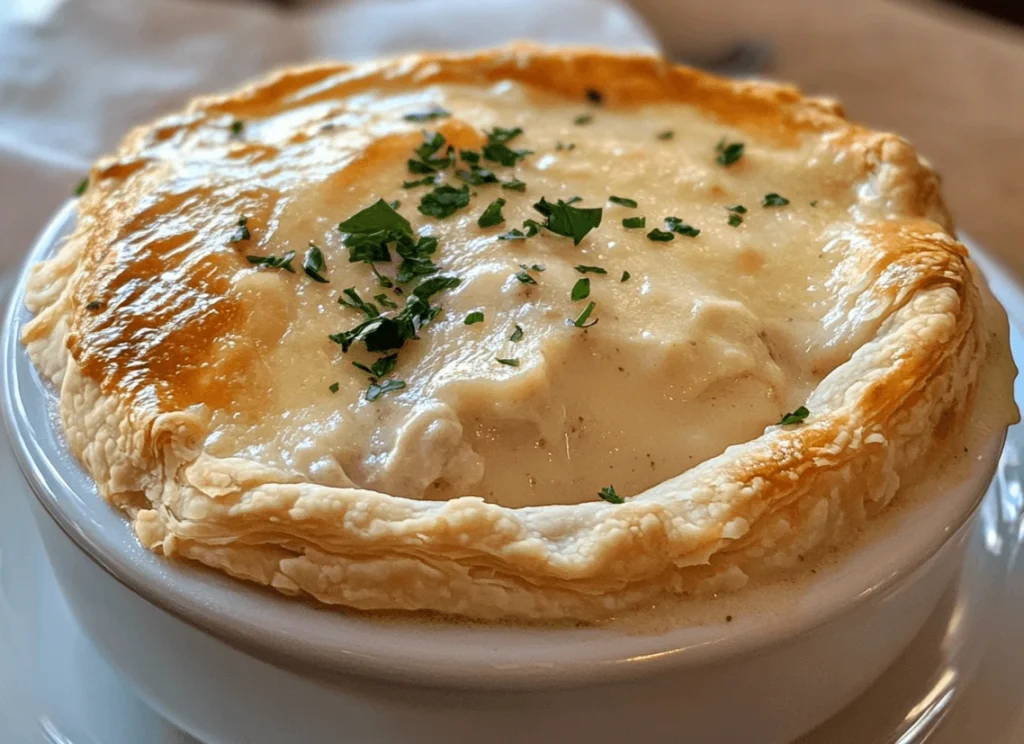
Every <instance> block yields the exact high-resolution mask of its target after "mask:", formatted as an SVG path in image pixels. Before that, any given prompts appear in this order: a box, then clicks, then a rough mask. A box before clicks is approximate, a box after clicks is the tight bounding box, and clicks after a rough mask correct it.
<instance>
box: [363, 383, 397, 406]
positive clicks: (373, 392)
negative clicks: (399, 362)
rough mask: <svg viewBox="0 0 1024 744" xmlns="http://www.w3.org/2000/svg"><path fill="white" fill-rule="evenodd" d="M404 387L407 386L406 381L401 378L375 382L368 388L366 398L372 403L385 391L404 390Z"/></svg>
mask: <svg viewBox="0 0 1024 744" xmlns="http://www.w3.org/2000/svg"><path fill="white" fill-rule="evenodd" d="M403 388H405V383H404V382H402V381H401V380H385V381H384V382H382V383H380V384H378V383H376V382H374V383H372V384H371V385H370V387H368V388H367V389H366V400H368V401H370V402H371V403H372V402H373V401H375V400H377V398H379V397H380V396H382V395H384V393H390V392H392V391H395V390H402V389H403Z"/></svg>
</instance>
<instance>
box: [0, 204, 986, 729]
mask: <svg viewBox="0 0 1024 744" xmlns="http://www.w3.org/2000/svg"><path fill="white" fill-rule="evenodd" d="M73 220H74V205H73V204H70V205H68V206H67V207H65V208H64V209H63V210H62V211H61V212H60V213H59V214H58V215H57V216H56V218H55V219H54V221H53V222H52V223H51V224H50V226H49V227H48V228H47V229H46V231H45V232H44V233H43V235H42V236H41V238H40V239H39V241H38V243H37V244H36V246H35V248H34V249H33V250H32V253H31V254H30V256H29V257H28V263H31V262H34V261H37V260H39V259H40V258H41V257H43V256H45V255H47V254H48V253H49V252H51V251H52V250H54V248H55V246H56V245H57V244H59V242H60V239H61V238H62V237H63V236H64V235H66V234H67V232H68V230H69V228H70V226H71V224H72V223H73ZM23 293H24V274H23V275H22V277H21V280H20V281H19V282H18V285H17V286H16V288H15V290H14V293H13V296H12V298H11V302H10V307H9V310H8V314H7V318H6V322H5V326H4V335H3V340H2V344H3V345H2V349H0V353H2V369H3V387H2V390H0V403H2V406H3V411H4V416H5V419H6V424H7V427H8V430H9V433H10V436H11V440H12V444H13V447H14V451H15V453H16V455H17V457H18V459H19V462H20V465H21V468H22V471H23V473H24V475H25V479H26V481H27V482H28V485H29V486H30V488H31V490H32V491H33V492H34V494H35V496H36V497H37V498H36V500H35V501H34V503H33V510H34V514H35V516H36V521H37V523H38V525H39V529H40V531H41V533H42V536H43V541H44V544H45V546H46V550H47V553H48V555H49V558H50V561H51V563H52V564H53V568H54V570H55V572H56V575H57V578H58V580H59V581H60V584H61V586H62V588H63V590H64V592H65V594H66V596H67V599H68V601H69V603H70V605H71V607H72V609H73V611H74V613H75V614H76V616H77V618H78V620H79V621H80V622H81V624H82V626H83V627H84V628H85V630H86V631H87V632H88V633H89V635H90V636H91V637H92V639H93V640H94V641H95V643H96V645H97V646H98V647H99V648H100V649H101V651H102V652H103V653H104V654H105V655H106V656H107V657H108V659H109V660H110V661H111V662H112V663H113V664H114V665H115V666H116V667H117V668H119V669H120V670H121V671H122V672H123V673H124V674H125V675H126V676H127V677H128V678H129V679H131V680H132V681H133V682H134V683H135V684H136V685H137V686H138V689H139V691H140V692H141V694H142V695H143V697H144V698H145V699H146V700H147V701H148V702H150V703H151V704H152V705H153V706H154V707H155V708H156V709H157V710H159V711H160V712H161V713H163V714H164V715H166V716H167V718H169V719H170V720H171V721H172V722H174V723H175V724H177V725H178V726H180V727H181V728H182V729H184V730H185V731H188V732H189V733H191V734H193V735H194V736H196V737H197V738H199V739H201V740H203V741H205V742H208V743H209V744H236V743H238V742H246V743H247V744H282V743H285V742H288V743H290V742H302V743H303V744H318V743H319V742H338V741H346V742H372V743H374V744H377V743H380V744H383V743H385V742H386V743H388V744H399V743H401V744H411V743H413V742H415V743H416V744H430V743H431V742H438V743H440V742H444V744H461V743H462V742H474V743H476V742H480V741H487V742H495V743H501V742H547V741H552V742H554V741H566V740H568V741H587V742H588V743H589V744H602V743H603V742H614V743H615V744H622V742H623V741H624V740H629V739H630V738H634V737H636V736H638V735H640V736H642V737H643V739H644V741H647V742H679V741H687V742H708V743H712V744H719V743H721V744H726V743H728V744H732V743H734V742H757V744H772V743H773V742H785V741H789V740H791V739H792V738H794V737H795V736H797V735H799V734H800V733H802V732H804V731H807V730H808V729H810V728H812V727H813V726H815V725H817V724H818V723H820V722H821V721H823V720H825V719H826V718H828V717H829V716H830V715H832V714H833V713H835V712H836V711H838V710H839V709H840V708H842V707H843V706H844V705H846V704H847V703H848V702H850V701H851V700H852V699H853V698H854V697H856V696H857V695H858V694H859V693H860V692H862V691H863V690H864V689H865V688H866V687H867V686H868V685H869V684H870V683H871V682H872V681H873V680H874V679H875V678H877V677H878V675H879V674H880V673H881V672H882V671H883V670H884V669H885V668H886V667H887V666H888V665H889V664H890V663H891V662H892V661H893V660H894V659H895V658H896V657H897V656H898V655H899V653H900V651H901V650H902V649H903V648H904V647H905V646H906V645H907V644H908V643H909V641H910V640H911V639H912V638H913V637H914V635H915V634H916V633H917V631H918V630H919V629H920V627H921V625H922V624H923V622H924V620H925V619H926V618H927V616H928V615H929V613H930V612H931V611H932V609H933V607H934V606H935V604H936V601H937V600H938V598H939V596H940V595H941V593H942V592H943V590H944V589H945V588H946V587H947V586H948V585H949V583H950V581H951V580H952V579H953V577H954V575H955V574H956V572H957V570H958V568H959V566H960V564H961V559H962V556H963V549H964V545H965V535H966V534H967V531H968V529H969V526H970V524H971V521H972V519H973V517H974V513H975V509H976V506H977V504H978V503H979V501H980V499H981V497H982V495H983V494H984V492H985V489H986V487H987V485H988V483H989V481H990V480H991V477H992V474H993V472H994V470H995V467H996V464H997V461H998V458H999V453H1000V450H1001V448H1002V443H1003V434H1004V432H1000V434H999V435H998V436H993V437H992V438H991V439H990V440H989V441H988V442H986V444H985V446H984V447H983V448H982V449H981V451H980V454H979V456H978V458H977V460H976V461H975V462H974V464H973V466H972V469H971V473H970V475H969V477H968V478H966V479H965V480H964V481H962V482H959V483H955V484H951V485H950V486H949V487H948V488H947V489H946V490H945V491H944V492H943V493H940V494H935V495H934V497H933V498H930V499H924V500H922V501H921V502H920V503H919V504H917V505H912V506H907V507H904V508H901V509H900V510H898V511H896V512H895V513H893V514H892V515H890V516H888V517H887V518H888V519H891V520H892V521H893V525H892V529H891V530H888V531H887V532H886V533H885V535H884V536H882V537H879V538H877V539H874V540H872V541H870V542H868V543H866V544H864V545H863V546H860V547H858V548H857V549H856V550H855V551H853V552H852V553H851V555H850V556H849V557H848V558H845V559H844V560H843V561H842V562H841V563H840V564H839V565H838V566H836V567H833V568H829V569H828V570H825V571H821V572H819V573H818V574H817V575H814V576H810V577H808V578H807V580H806V584H805V586H804V587H803V588H802V589H801V591H800V592H798V593H797V595H796V597H795V598H792V599H789V600H787V602H786V605H785V607H784V608H782V609H781V610H779V609H776V610H774V611H764V612H746V613H743V614H742V615H739V616H737V617H736V618H735V619H733V620H732V621H731V622H726V621H725V618H724V617H723V618H722V620H721V621H720V622H714V623H710V624H703V625H700V626H698V627H680V628H676V629H673V630H671V631H668V632H665V633H662V634H658V635H650V634H647V635H645V634H638V633H625V632H621V631H617V630H616V629H615V628H614V627H612V628H601V627H597V628H594V627H587V628H565V627H562V628H543V627H508V626H482V625H466V624H456V623H443V622H438V623H429V624H428V623H419V622H397V621H392V620H385V619H380V618H373V617H369V616H365V615H361V614H356V613H346V612H344V611H338V610H326V609H323V608H319V607H315V606H313V605H311V604H306V603H302V602H298V601H294V600H289V599H286V598H284V597H280V596H277V595H275V594H272V593H270V592H266V591H263V590H262V589H259V588H255V587H253V586H250V585H247V584H243V583H241V582H236V581H234V580H231V579H229V578H227V577H225V576H221V575H219V574H216V573H213V572H211V571H206V570H204V569H201V568H198V567H196V566H193V565H189V564H184V563H179V562H174V561H168V560H166V559H164V558H161V557H159V556H156V555H153V554H151V553H150V552H148V551H146V550H145V549H143V548H142V547H141V546H140V545H139V543H138V542H137V541H136V539H135V537H134V535H133V533H132V531H131V529H130V526H129V524H128V522H127V521H126V520H125V519H124V518H123V517H122V516H121V515H120V514H119V513H118V512H116V511H115V510H114V509H113V508H111V507H110V506H108V505H107V504H106V503H105V502H104V501H103V500H102V499H101V498H100V497H99V496H98V494H97V493H96V489H95V487H94V485H93V483H92V481H91V479H90V478H89V476H88V475H87V474H86V473H85V472H84V471H83V470H82V468H81V467H80V466H79V464H78V463H77V461H76V460H75V459H74V458H73V457H71V455H70V454H69V453H68V452H67V449H66V446H65V443H64V441H63V439H62V434H61V430H60V424H59V422H58V420H57V418H56V416H55V415H54V413H53V409H54V400H55V393H54V391H53V390H52V389H51V388H50V387H49V386H47V385H46V384H45V383H44V382H43V381H42V380H40V378H39V376H38V375H37V374H36V372H35V370H34V368H33V367H32V365H31V363H30V361H29V360H28V358H27V356H26V354H25V351H24V349H23V348H22V346H21V345H20V343H19V342H18V334H19V329H20V327H21V326H22V324H23V323H24V322H25V320H26V318H27V312H26V311H25V309H24V303H23Z"/></svg>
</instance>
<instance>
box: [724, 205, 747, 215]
mask: <svg viewBox="0 0 1024 744" xmlns="http://www.w3.org/2000/svg"><path fill="white" fill-rule="evenodd" d="M726 209H728V210H729V211H730V212H736V213H737V214H746V213H747V208H746V207H744V206H743V205H742V204H733V205H731V206H728V207H726Z"/></svg>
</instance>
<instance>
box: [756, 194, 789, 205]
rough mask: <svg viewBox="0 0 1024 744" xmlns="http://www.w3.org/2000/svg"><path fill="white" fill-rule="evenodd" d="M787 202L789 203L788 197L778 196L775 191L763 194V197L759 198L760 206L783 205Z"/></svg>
mask: <svg viewBox="0 0 1024 744" xmlns="http://www.w3.org/2000/svg"><path fill="white" fill-rule="evenodd" d="M787 204H789V199H787V198H786V197H784V196H779V195H778V194H776V193H775V192H772V193H770V194H765V195H764V199H762V200H761V206H762V207H784V206H786V205H787Z"/></svg>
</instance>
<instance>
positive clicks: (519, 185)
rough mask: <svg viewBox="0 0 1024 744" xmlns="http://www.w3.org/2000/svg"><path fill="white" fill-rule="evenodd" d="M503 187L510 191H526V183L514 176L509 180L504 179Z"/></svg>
mask: <svg viewBox="0 0 1024 744" xmlns="http://www.w3.org/2000/svg"><path fill="white" fill-rule="evenodd" d="M501 188H503V189H508V190H509V191H526V183H524V182H523V181H520V180H519V179H518V178H512V179H510V180H508V181H502V182H501Z"/></svg>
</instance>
